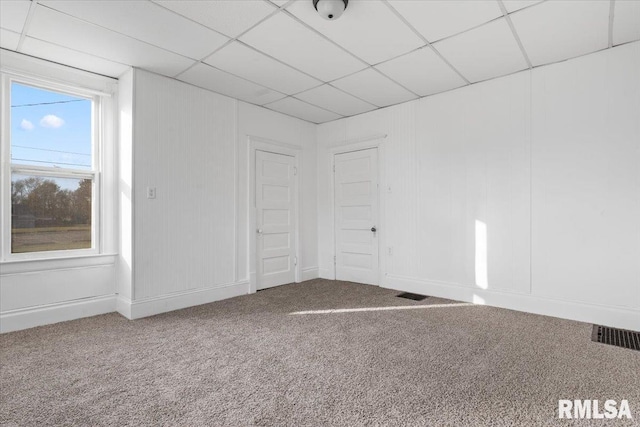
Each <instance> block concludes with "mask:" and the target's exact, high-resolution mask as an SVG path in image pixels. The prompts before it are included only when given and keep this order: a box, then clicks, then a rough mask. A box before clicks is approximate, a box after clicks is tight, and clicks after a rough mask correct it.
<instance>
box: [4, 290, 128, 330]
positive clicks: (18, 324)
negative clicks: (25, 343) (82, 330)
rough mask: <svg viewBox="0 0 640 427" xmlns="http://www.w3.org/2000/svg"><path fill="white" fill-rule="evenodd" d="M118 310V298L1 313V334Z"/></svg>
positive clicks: (103, 298) (113, 296)
mask: <svg viewBox="0 0 640 427" xmlns="http://www.w3.org/2000/svg"><path fill="white" fill-rule="evenodd" d="M115 309H116V296H115V295H105V296H100V297H92V298H83V299H80V300H74V301H65V302H60V303H55V304H47V305H40V306H36V307H27V308H20V309H16V310H9V311H5V312H3V313H0V333H4V332H12V331H19V330H21V329H28V328H33V327H35V326H42V325H48V324H51V323H58V322H66V321H67V320H74V319H80V318H82V317H90V316H97V315H99V314H105V313H111V312H113V311H115Z"/></svg>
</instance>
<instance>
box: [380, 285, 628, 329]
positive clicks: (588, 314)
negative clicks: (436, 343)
mask: <svg viewBox="0 0 640 427" xmlns="http://www.w3.org/2000/svg"><path fill="white" fill-rule="evenodd" d="M382 287H385V288H389V289H395V290H398V291H403V292H412V293H417V294H422V295H431V296H435V297H440V298H447V299H452V300H456V301H464V302H471V303H474V304H483V305H490V306H493V307H500V308H507V309H510V310H518V311H524V312H527V313H534V314H542V315H545V316H553V317H559V318H562V319H569V320H577V321H580V322H586V323H595V324H598V325H605V326H611V327H616V328H622V329H629V330H634V331H638V330H640V311H638V310H633V309H626V308H622V307H611V306H604V305H597V304H587V303H581V302H574V301H566V300H559V299H551V298H542V297H537V296H533V295H528V294H521V293H515V292H500V291H487V290H483V289H478V288H471V287H467V286H460V285H453V284H444V283H438V282H435V281H428V280H420V279H416V278H410V277H402V276H394V275H387V276H386V277H385V278H384V279H383V283H382Z"/></svg>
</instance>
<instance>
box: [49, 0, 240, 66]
mask: <svg viewBox="0 0 640 427" xmlns="http://www.w3.org/2000/svg"><path fill="white" fill-rule="evenodd" d="M40 3H41V4H43V5H45V6H47V7H51V8H53V9H55V10H58V11H60V12H63V13H66V14H68V15H71V16H75V17H76V18H80V19H82V20H85V21H88V22H91V23H93V24H97V25H100V26H101V27H105V28H108V29H110V30H112V31H116V32H118V33H121V34H124V35H127V36H129V37H133V38H135V39H138V40H141V41H144V42H147V43H150V44H153V45H155V46H158V47H161V48H163V49H166V50H169V51H172V52H175V53H179V54H180V55H184V56H188V57H189V58H193V59H202V58H204V57H205V56H207V55H209V54H210V53H211V52H213V51H214V50H215V49H217V48H219V47H220V46H222V45H223V44H224V43H226V42H227V41H228V40H229V39H228V38H227V37H225V36H223V35H222V34H219V33H216V32H215V31H213V30H211V29H209V28H205V27H203V26H202V25H200V24H197V23H195V22H193V21H191V20H189V19H186V18H183V17H182V16H180V15H177V14H175V13H173V12H171V11H168V10H167V9H165V8H162V7H160V6H158V5H156V4H154V3H152V2H149V1H130V0H110V1H104V0H75V1H70V0H41V1H40ZM167 29H171V30H170V31H167Z"/></svg>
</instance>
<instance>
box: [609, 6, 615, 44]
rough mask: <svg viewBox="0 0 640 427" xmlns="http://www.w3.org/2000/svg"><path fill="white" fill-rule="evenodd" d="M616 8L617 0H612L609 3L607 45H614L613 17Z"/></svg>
mask: <svg viewBox="0 0 640 427" xmlns="http://www.w3.org/2000/svg"><path fill="white" fill-rule="evenodd" d="M615 9H616V0H611V3H609V43H608V45H607V46H609V47H613V18H614V14H615Z"/></svg>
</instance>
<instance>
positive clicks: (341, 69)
mask: <svg viewBox="0 0 640 427" xmlns="http://www.w3.org/2000/svg"><path fill="white" fill-rule="evenodd" d="M240 40H241V41H243V42H244V43H247V44H249V45H251V46H253V47H255V48H257V49H259V50H261V51H262V52H265V53H267V54H268V55H271V56H272V57H274V58H278V59H279V60H281V61H282V62H285V63H287V64H289V65H291V66H293V67H295V68H297V69H299V70H302V71H304V72H306V73H308V74H311V75H312V76H315V77H317V78H319V79H320V80H322V81H330V80H334V79H337V78H339V77H342V76H345V75H347V74H351V73H353V72H356V71H358V70H361V69H363V68H364V67H365V66H366V65H365V64H363V63H362V62H361V61H358V60H357V59H355V58H354V57H353V56H351V55H350V54H348V53H346V52H345V51H343V50H342V49H340V48H339V47H337V46H335V45H334V44H333V43H331V42H329V41H327V40H326V39H324V38H323V37H322V36H320V35H318V34H316V33H315V32H313V31H312V30H310V29H308V28H306V27H305V26H304V25H302V24H300V23H299V22H297V21H296V20H295V19H293V18H291V17H289V16H287V15H286V14H285V13H282V12H281V13H278V14H277V15H275V16H273V17H271V18H269V19H267V20H266V21H265V22H263V23H261V24H260V25H258V26H257V27H255V28H253V29H252V30H251V31H249V32H247V33H246V34H245V35H243V36H242V37H240Z"/></svg>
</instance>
